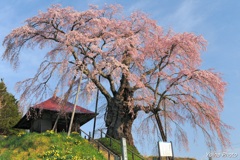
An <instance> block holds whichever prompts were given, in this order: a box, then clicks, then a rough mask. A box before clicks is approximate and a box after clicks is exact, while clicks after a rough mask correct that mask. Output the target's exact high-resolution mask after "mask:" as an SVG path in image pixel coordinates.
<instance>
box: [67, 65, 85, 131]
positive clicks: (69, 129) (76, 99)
mask: <svg viewBox="0 0 240 160" xmlns="http://www.w3.org/2000/svg"><path fill="white" fill-rule="evenodd" d="M81 82H82V67H81V72H80V78H79V84H78V89H77V95H76V98H75V102H74V106H73V112H72V117H71V121H70V125H69V128H68V136H70V133H71V129H72V123H73V119H74V115H75V111H76V106H77V101H78V95H79V92H80V89H81Z"/></svg>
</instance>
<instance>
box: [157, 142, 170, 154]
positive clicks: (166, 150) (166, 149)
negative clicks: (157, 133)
mask: <svg viewBox="0 0 240 160" xmlns="http://www.w3.org/2000/svg"><path fill="white" fill-rule="evenodd" d="M158 145H159V146H158V147H159V153H160V155H161V157H172V156H173V153H172V145H171V143H168V142H158Z"/></svg>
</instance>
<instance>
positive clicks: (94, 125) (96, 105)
mask: <svg viewBox="0 0 240 160" xmlns="http://www.w3.org/2000/svg"><path fill="white" fill-rule="evenodd" d="M98 81H99V82H100V75H99V76H98ZM98 97H99V89H98V90H97V98H96V104H95V115H96V116H95V117H94V122H93V136H92V138H93V139H94V135H95V127H96V121H97V108H98Z"/></svg>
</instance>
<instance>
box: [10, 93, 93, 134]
mask: <svg viewBox="0 0 240 160" xmlns="http://www.w3.org/2000/svg"><path fill="white" fill-rule="evenodd" d="M73 107H74V104H72V103H70V102H66V103H65V104H64V105H63V103H62V99H60V98H58V97H52V98H50V99H48V100H46V101H44V102H42V103H40V104H37V105H35V106H33V107H30V108H29V110H28V112H27V113H26V114H25V115H24V116H23V117H22V119H20V121H19V122H18V123H17V124H16V125H15V126H14V128H19V129H29V130H30V132H39V133H41V132H45V131H46V130H51V129H52V128H53V126H54V124H55V121H56V119H57V118H58V117H59V119H58V123H57V127H56V129H57V132H62V131H68V127H69V123H70V119H71V116H72V110H73ZM96 116H97V114H95V113H94V112H92V111H89V110H87V109H84V108H82V107H80V106H76V112H75V116H74V121H73V127H72V128H73V129H72V130H73V131H76V132H78V131H79V128H80V126H82V125H84V124H85V123H87V122H88V121H90V120H91V119H93V118H94V117H96Z"/></svg>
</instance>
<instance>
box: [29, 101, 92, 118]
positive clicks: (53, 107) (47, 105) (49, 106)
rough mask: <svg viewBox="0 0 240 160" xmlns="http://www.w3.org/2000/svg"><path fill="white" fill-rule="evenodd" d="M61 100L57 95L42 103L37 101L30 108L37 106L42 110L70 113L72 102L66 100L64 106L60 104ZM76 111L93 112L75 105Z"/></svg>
mask: <svg viewBox="0 0 240 160" xmlns="http://www.w3.org/2000/svg"><path fill="white" fill-rule="evenodd" d="M62 102H63V100H62V99H61V98H59V97H52V98H50V99H48V100H46V101H44V102H42V103H39V104H37V105H35V106H33V107H32V108H38V109H43V110H50V111H58V112H59V111H63V112H66V113H71V112H72V111H73V107H74V104H72V103H70V102H66V104H65V105H64V106H62V105H61V103H62ZM76 113H88V114H94V112H92V111H89V110H87V109H85V108H82V107H80V106H78V105H77V106H76Z"/></svg>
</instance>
